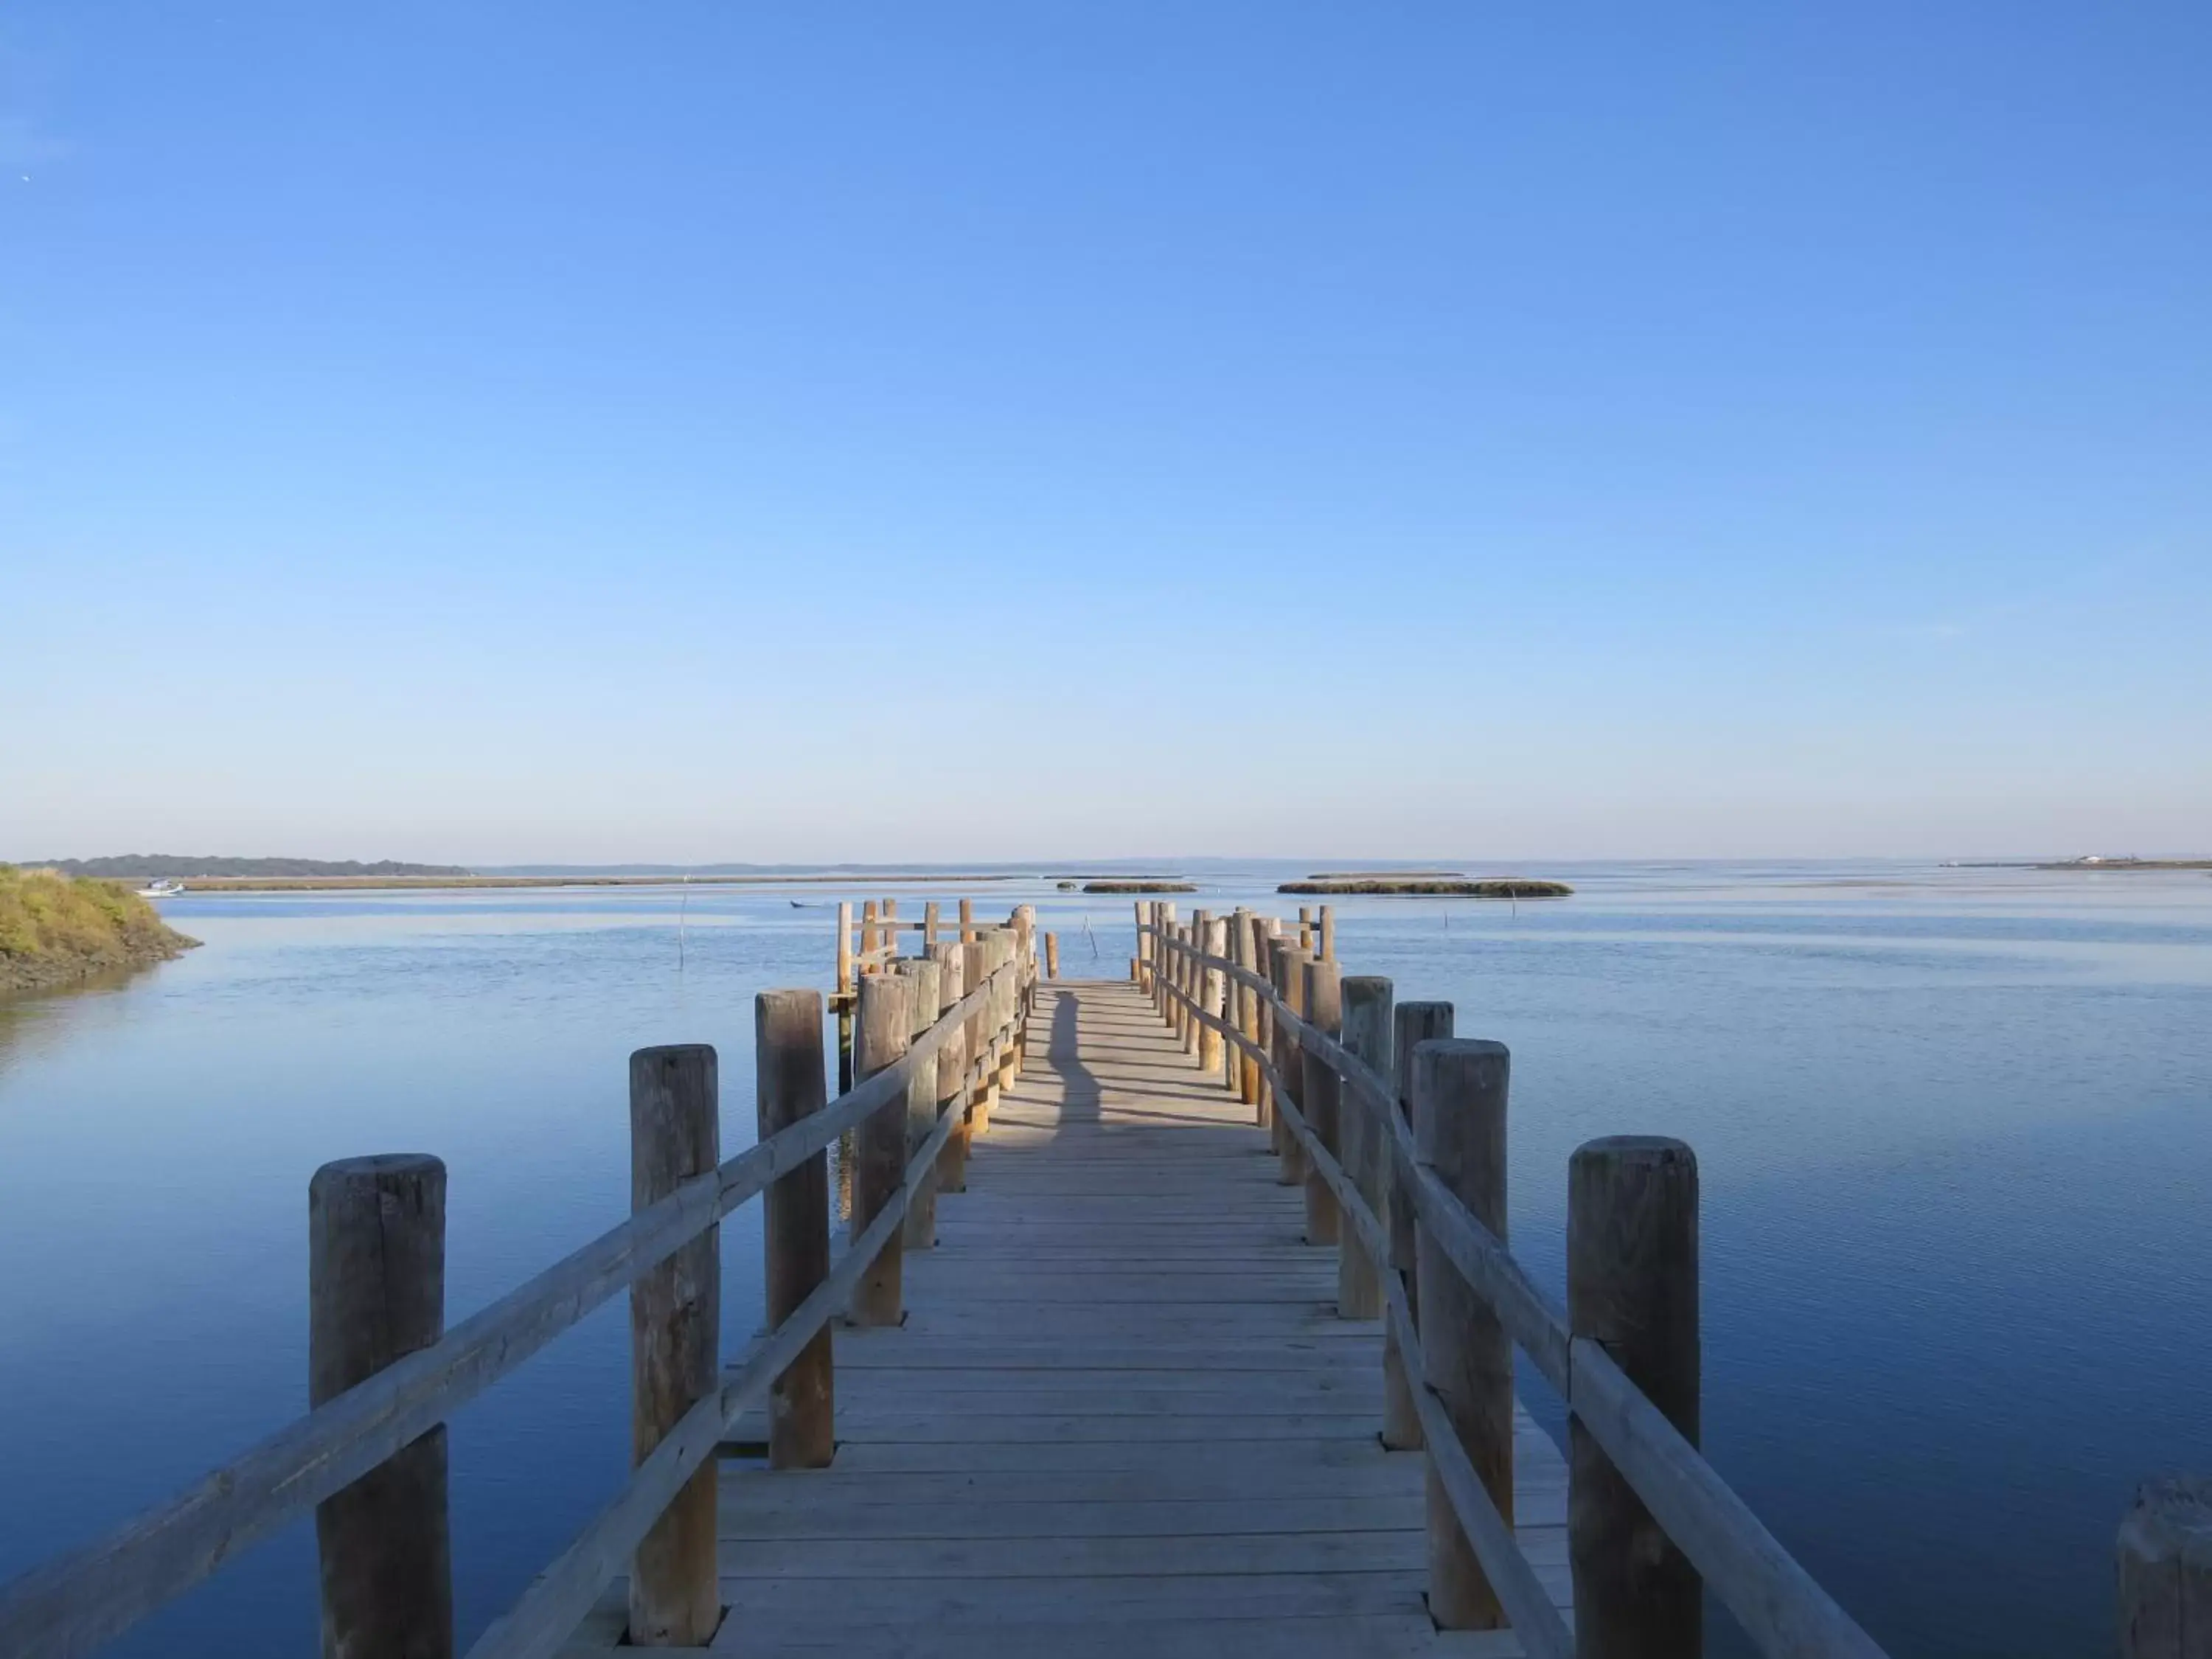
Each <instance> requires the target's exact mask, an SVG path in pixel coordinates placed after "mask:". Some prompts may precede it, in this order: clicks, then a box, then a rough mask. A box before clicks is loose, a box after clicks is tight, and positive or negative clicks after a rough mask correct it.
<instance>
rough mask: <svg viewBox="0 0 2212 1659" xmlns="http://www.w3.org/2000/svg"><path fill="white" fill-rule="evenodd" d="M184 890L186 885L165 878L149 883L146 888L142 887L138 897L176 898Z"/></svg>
mask: <svg viewBox="0 0 2212 1659" xmlns="http://www.w3.org/2000/svg"><path fill="white" fill-rule="evenodd" d="M184 890H185V884H184V883H182V882H181V881H171V880H170V879H169V878H167V877H166V876H165V877H163V878H161V880H159V881H155V882H149V883H148V884H146V885H145V886H143V887H141V888H140V889H139V890H138V896H139V897H140V898H174V897H176V896H177V895H178V894H179V893H181V892H183V891H184Z"/></svg>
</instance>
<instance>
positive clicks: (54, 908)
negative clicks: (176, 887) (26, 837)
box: [0, 864, 199, 991]
mask: <svg viewBox="0 0 2212 1659" xmlns="http://www.w3.org/2000/svg"><path fill="white" fill-rule="evenodd" d="M198 943H199V941H198V940H197V939H186V938H185V936H184V935H183V934H182V933H178V932H176V931H175V930H174V929H173V928H171V927H168V926H167V925H166V924H165V923H164V922H163V921H161V917H160V916H159V915H156V914H155V910H154V907H153V906H152V905H150V904H149V903H147V902H146V901H145V900H144V899H142V898H140V897H139V896H137V894H136V893H134V892H132V891H131V890H130V889H129V888H127V887H125V886H122V885H119V884H117V883H115V882H112V881H81V880H72V879H71V878H69V877H67V876H63V875H57V874H55V873H54V872H52V871H51V870H18V869H16V868H15V866H12V865H5V864H0V991H21V990H27V989H29V988H32V987H37V986H43V985H65V984H67V983H69V982H70V981H72V980H79V979H82V978H84V977H85V975H88V974H97V973H102V972H105V971H106V970H108V969H116V968H141V967H144V966H146V965H147V964H148V963H155V962H167V960H168V959H169V958H170V957H173V956H180V955H182V954H183V953H184V952H185V951H189V950H190V949H191V947H192V946H193V945H197V944H198Z"/></svg>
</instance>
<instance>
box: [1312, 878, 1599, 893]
mask: <svg viewBox="0 0 2212 1659" xmlns="http://www.w3.org/2000/svg"><path fill="white" fill-rule="evenodd" d="M1276 891H1277V892H1279V893H1380V894H1385V895H1401V896H1408V897H1416V898H1486V899H1539V898H1565V897H1567V896H1569V895H1570V894H1571V893H1572V892H1573V891H1574V889H1573V888H1571V887H1570V886H1568V885H1567V884H1566V883H1565V882H1564V881H1529V880H1527V879H1525V878H1522V877H1520V876H1489V877H1486V878H1483V879H1482V880H1480V881H1425V880H1404V879H1399V878H1365V879H1363V880H1357V881H1286V882H1285V883H1284V884H1282V885H1281V886H1280V887H1278V888H1277V889H1276Z"/></svg>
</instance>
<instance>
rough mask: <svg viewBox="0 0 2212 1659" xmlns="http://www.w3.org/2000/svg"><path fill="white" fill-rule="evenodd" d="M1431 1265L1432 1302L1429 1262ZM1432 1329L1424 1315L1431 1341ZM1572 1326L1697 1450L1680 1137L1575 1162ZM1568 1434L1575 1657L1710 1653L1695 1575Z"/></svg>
mask: <svg viewBox="0 0 2212 1659" xmlns="http://www.w3.org/2000/svg"><path fill="white" fill-rule="evenodd" d="M1417 1098H1418V1097H1417ZM1494 1231H1497V1232H1498V1236H1499V1237H1501V1238H1502V1237H1504V1229H1503V1228H1502V1227H1501V1228H1498V1229H1495V1230H1494ZM1421 1261H1422V1273H1423V1277H1422V1281H1421V1283H1422V1297H1423V1300H1424V1303H1426V1300H1427V1297H1428V1279H1427V1267H1428V1256H1427V1255H1426V1254H1425V1253H1424V1254H1423V1255H1422V1258H1421ZM1436 1323H1437V1322H1436V1321H1435V1320H1433V1319H1431V1318H1429V1317H1426V1316H1424V1318H1423V1319H1422V1322H1421V1340H1422V1341H1423V1342H1424V1343H1431V1342H1432V1339H1431V1336H1430V1332H1431V1330H1432V1329H1433V1328H1435V1326H1436ZM1567 1323H1568V1326H1569V1328H1571V1330H1572V1331H1573V1333H1574V1334H1575V1335H1576V1336H1577V1337H1586V1338H1588V1339H1589V1340H1592V1341H1594V1342H1595V1343H1596V1344H1598V1346H1601V1347H1602V1348H1603V1349H1604V1350H1605V1351H1606V1352H1607V1354H1608V1355H1609V1356H1610V1357H1611V1358H1612V1359H1613V1363H1614V1364H1618V1365H1619V1366H1620V1369H1621V1370H1622V1371H1623V1372H1624V1373H1626V1376H1627V1377H1628V1380H1629V1381H1630V1382H1632V1383H1634V1384H1636V1386H1637V1387H1638V1389H1642V1390H1643V1391H1644V1397H1645V1398H1646V1399H1648V1400H1649V1401H1650V1402H1651V1403H1652V1404H1653V1405H1655V1406H1656V1407H1658V1408H1659V1410H1660V1412H1661V1413H1662V1415H1664V1416H1665V1418H1666V1419H1667V1420H1668V1422H1670V1423H1672V1424H1673V1425H1674V1427H1675V1429H1676V1430H1677V1431H1680V1434H1681V1436H1682V1437H1683V1438H1684V1439H1686V1440H1687V1441H1688V1442H1689V1443H1691V1444H1692V1446H1694V1445H1696V1444H1697V1443H1698V1428H1699V1424H1698V1415H1699V1412H1698V1392H1699V1356H1698V1160H1697V1158H1696V1156H1695V1154H1693V1153H1692V1152H1691V1151H1690V1149H1689V1148H1688V1147H1687V1146H1684V1145H1683V1144H1682V1143H1681V1142H1680V1141H1679V1140H1668V1139H1663V1138H1661V1137H1659V1136H1655V1135H1609V1136H1607V1137H1606V1138H1604V1139H1599V1140H1592V1141H1589V1142H1586V1143H1585V1144H1584V1145H1583V1146H1580V1147H1577V1149H1576V1151H1575V1154H1574V1156H1573V1158H1571V1159H1569V1160H1568V1163H1567ZM1430 1352H1431V1353H1433V1352H1435V1349H1434V1347H1433V1346H1431V1348H1430ZM1567 1432H1568V1447H1567V1464H1568V1487H1567V1559H1568V1564H1569V1565H1571V1567H1572V1569H1573V1571H1574V1583H1575V1649H1576V1651H1577V1653H1583V1654H1592V1655H1595V1654H1603V1655H1605V1656H1607V1659H1615V1656H1618V1659H1696V1656H1698V1655H1699V1654H1701V1653H1703V1652H1704V1651H1705V1595H1704V1586H1703V1585H1702V1584H1701V1583H1700V1582H1699V1577H1698V1574H1697V1571H1696V1569H1694V1568H1693V1567H1692V1566H1691V1565H1690V1562H1689V1558H1688V1557H1686V1556H1685V1555H1684V1554H1683V1553H1682V1552H1681V1551H1680V1549H1679V1548H1678V1547H1676V1546H1675V1544H1674V1541H1673V1540H1672V1539H1670V1538H1668V1536H1667V1534H1666V1533H1665V1532H1664V1531H1662V1529H1661V1528H1660V1526H1659V1523H1658V1522H1656V1521H1655V1520H1653V1519H1652V1518H1651V1513H1650V1510H1646V1509H1645V1508H1644V1500H1643V1499H1641V1498H1638V1497H1637V1495H1636V1493H1635V1492H1634V1490H1633V1489H1632V1487H1631V1486H1629V1484H1628V1482H1627V1481H1626V1480H1625V1479H1624V1478H1623V1477H1622V1475H1621V1474H1620V1470H1618V1469H1616V1468H1613V1460H1612V1459H1611V1458H1609V1457H1607V1455H1605V1452H1604V1450H1603V1449H1601V1447H1600V1446H1599V1445H1598V1443H1597V1442H1596V1441H1595V1439H1593V1438H1592V1437H1591V1436H1590V1433H1589V1430H1587V1429H1586V1428H1584V1427H1583V1424H1582V1419H1579V1418H1574V1419H1571V1420H1570V1423H1569V1426H1568V1431H1567Z"/></svg>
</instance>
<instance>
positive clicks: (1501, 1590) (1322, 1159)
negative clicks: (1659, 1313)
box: [472, 984, 1575, 1659]
mask: <svg viewBox="0 0 2212 1659" xmlns="http://www.w3.org/2000/svg"><path fill="white" fill-rule="evenodd" d="M1168 992H1169V994H1170V995H1171V996H1173V997H1175V998H1176V999H1177V1000H1180V1001H1181V1002H1182V1004H1183V1005H1184V1006H1185V1008H1186V1010H1187V1011H1188V1012H1189V1013H1190V1015H1191V1017H1192V1018H1194V1019H1197V1020H1199V1021H1200V1023H1202V1024H1206V1025H1207V1026H1209V1027H1210V1028H1212V1029H1213V1030H1218V1031H1219V1032H1220V1033H1221V1034H1222V1036H1224V1038H1225V1039H1226V1040H1227V1041H1229V1042H1233V1043H1235V1044H1237V1046H1238V1047H1239V1048H1244V1049H1245V1050H1247V1051H1248V1052H1250V1053H1253V1054H1255V1058H1257V1060H1259V1063H1260V1074H1261V1076H1262V1077H1263V1078H1265V1079H1267V1086H1268V1087H1269V1088H1270V1089H1271V1090H1273V1091H1274V1097H1275V1103H1276V1104H1275V1109H1276V1111H1277V1113H1278V1114H1279V1115H1280V1117H1281V1119H1282V1121H1283V1124H1284V1126H1285V1127H1286V1128H1288V1129H1289V1130H1290V1132H1291V1133H1292V1134H1294V1135H1296V1136H1297V1138H1298V1140H1299V1143H1300V1144H1301V1145H1302V1146H1304V1148H1305V1153H1306V1157H1307V1158H1308V1159H1309V1160H1310V1167H1311V1168H1312V1169H1313V1170H1314V1171H1315V1172H1316V1174H1318V1175H1319V1176H1321V1178H1322V1180H1323V1181H1325V1182H1328V1186H1329V1189H1330V1190H1331V1191H1332V1192H1334V1194H1336V1201H1337V1204H1338V1206H1340V1209H1341V1211H1342V1213H1343V1216H1344V1218H1345V1219H1346V1221H1347V1222H1349V1223H1350V1224H1351V1225H1352V1229H1353V1231H1356V1232H1358V1234H1359V1236H1360V1239H1361V1242H1362V1243H1364V1244H1365V1245H1366V1246H1367V1248H1368V1249H1369V1250H1370V1252H1372V1253H1373V1257H1374V1259H1375V1260H1376V1261H1389V1259H1390V1236H1389V1231H1388V1230H1387V1229H1386V1228H1384V1226H1383V1223H1382V1220H1381V1218H1378V1217H1377V1216H1376V1213H1375V1212H1374V1210H1373V1209H1372V1208H1370V1206H1369V1205H1368V1202H1367V1198H1366V1194H1364V1193H1362V1192H1361V1191H1360V1190H1359V1188H1358V1183H1357V1182H1354V1181H1352V1178H1351V1177H1350V1176H1347V1175H1346V1174H1345V1172H1344V1166H1343V1165H1342V1164H1340V1163H1338V1162H1337V1160H1336V1158H1335V1156H1334V1154H1333V1153H1332V1152H1330V1151H1329V1150H1328V1146H1327V1145H1326V1144H1324V1143H1323V1141H1322V1139H1321V1137H1320V1136H1319V1135H1317V1134H1316V1133H1314V1131H1313V1126H1312V1125H1311V1124H1310V1123H1308V1122H1307V1121H1306V1120H1305V1115H1304V1113H1302V1112H1300V1111H1299V1110H1298V1109H1297V1107H1296V1106H1295V1105H1293V1104H1292V1103H1291V1099H1290V1094H1289V1091H1286V1090H1285V1088H1284V1087H1283V1085H1282V1079H1281V1077H1280V1076H1279V1074H1278V1073H1277V1072H1276V1070H1275V1068H1274V1066H1273V1064H1272V1063H1271V1062H1270V1061H1269V1060H1268V1059H1267V1055H1266V1054H1260V1053H1258V1047H1259V1045H1257V1044H1256V1043H1252V1042H1248V1041H1247V1039H1246V1038H1245V1036H1244V1035H1243V1033H1242V1032H1241V1031H1239V1030H1237V1029H1236V1028H1235V1027H1234V1026H1232V1025H1230V1024H1227V1023H1226V1022H1225V1021H1223V1020H1220V1019H1218V1018H1216V1017H1215V1016H1214V1015H1213V1014H1212V1013H1211V1012H1208V1011H1207V1010H1206V1009H1204V1008H1201V1007H1200V1006H1198V1004H1197V1003H1196V1002H1195V1001H1194V1000H1192V999H1191V998H1190V997H1189V996H1188V994H1186V993H1185V992H1184V991H1183V989H1182V987H1180V986H1176V985H1172V984H1170V986H1169V987H1168ZM1292 1018H1295V1016H1292ZM1468 1222H1469V1224H1470V1225H1477V1226H1479V1225H1480V1224H1479V1223H1475V1222H1474V1218H1473V1217H1471V1216H1470V1217H1468ZM1381 1279H1382V1285H1383V1297H1384V1301H1385V1304H1386V1306H1387V1308H1388V1310H1389V1316H1390V1318H1391V1319H1392V1320H1394V1321H1395V1322H1396V1328H1397V1332H1398V1341H1399V1345H1400V1352H1402V1353H1404V1354H1405V1356H1406V1365H1407V1373H1408V1375H1409V1376H1410V1377H1411V1378H1412V1379H1413V1403H1414V1408H1415V1410H1417V1411H1419V1413H1421V1427H1422V1431H1423V1433H1424V1434H1425V1436H1426V1437H1427V1439H1428V1443H1429V1445H1430V1447H1431V1449H1434V1450H1439V1451H1442V1452H1443V1455H1442V1456H1440V1457H1439V1458H1438V1460H1437V1474H1438V1476H1439V1477H1440V1478H1441V1480H1442V1481H1443V1487H1444V1492H1445V1495H1446V1496H1447V1497H1448V1498H1450V1499H1451V1505H1452V1511H1453V1513H1454V1514H1455V1515H1457V1516H1459V1521H1460V1525H1461V1526H1462V1527H1463V1528H1466V1530H1467V1535H1468V1541H1469V1542H1470V1543H1472V1544H1473V1545H1474V1552H1475V1555H1476V1557H1477V1559H1480V1561H1481V1563H1482V1570H1483V1571H1484V1572H1486V1574H1488V1575H1489V1577H1490V1582H1491V1583H1492V1585H1493V1586H1494V1587H1495V1588H1496V1589H1497V1591H1498V1601H1500V1602H1501V1603H1503V1604H1504V1607H1505V1610H1506V1613H1507V1615H1508V1616H1509V1617H1510V1619H1511V1620H1512V1621H1513V1630H1514V1633H1515V1634H1516V1636H1518V1637H1519V1638H1521V1643H1522V1647H1523V1648H1524V1649H1525V1650H1527V1651H1528V1653H1529V1654H1530V1655H1531V1656H1533V1659H1571V1656H1572V1655H1573V1653H1574V1650H1575V1643H1574V1636H1573V1634H1572V1632H1570V1631H1569V1630H1568V1629H1567V1625H1566V1621H1565V1620H1563V1619H1561V1618H1560V1617H1559V1611H1558V1609H1556V1608H1555V1607H1553V1605H1552V1601H1551V1598H1550V1597H1549V1596H1548V1595H1546V1594H1545V1591H1544V1587H1543V1585H1542V1584H1541V1583H1539V1582H1538V1580H1537V1577H1536V1574H1535V1570H1534V1568H1532V1567H1531V1566H1530V1565H1528V1557H1527V1556H1525V1555H1523V1554H1522V1553H1521V1546H1520V1543H1519V1541H1517V1540H1516V1539H1515V1537H1514V1536H1513V1529H1512V1528H1510V1526H1508V1525H1507V1524H1506V1522H1505V1517H1504V1516H1502V1515H1500V1514H1498V1506H1497V1504H1493V1503H1492V1501H1491V1498H1490V1493H1489V1492H1488V1491H1487V1490H1486V1488H1485V1487H1484V1486H1483V1484H1482V1480H1481V1478H1480V1476H1479V1475H1477V1474H1476V1473H1475V1470H1474V1464H1473V1463H1472V1462H1468V1455H1467V1453H1466V1451H1465V1450H1464V1449H1462V1447H1461V1445H1460V1443H1459V1437H1458V1436H1457V1435H1455V1433H1454V1432H1453V1431H1452V1427H1451V1422H1450V1419H1449V1418H1448V1417H1446V1415H1445V1414H1444V1408H1443V1402H1442V1401H1439V1400H1438V1399H1437V1395H1436V1392H1435V1390H1434V1389H1431V1388H1430V1387H1429V1386H1428V1384H1427V1383H1425V1382H1424V1381H1422V1380H1421V1376H1422V1364H1421V1361H1422V1348H1421V1342H1420V1336H1419V1332H1417V1331H1416V1330H1415V1328H1414V1326H1413V1310H1412V1309H1411V1308H1410V1307H1409V1306H1407V1302H1406V1290H1405V1286H1404V1285H1401V1284H1400V1283H1399V1282H1398V1276H1397V1275H1396V1274H1395V1273H1384V1274H1383V1275H1381ZM472 1659H473V1656H472Z"/></svg>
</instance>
